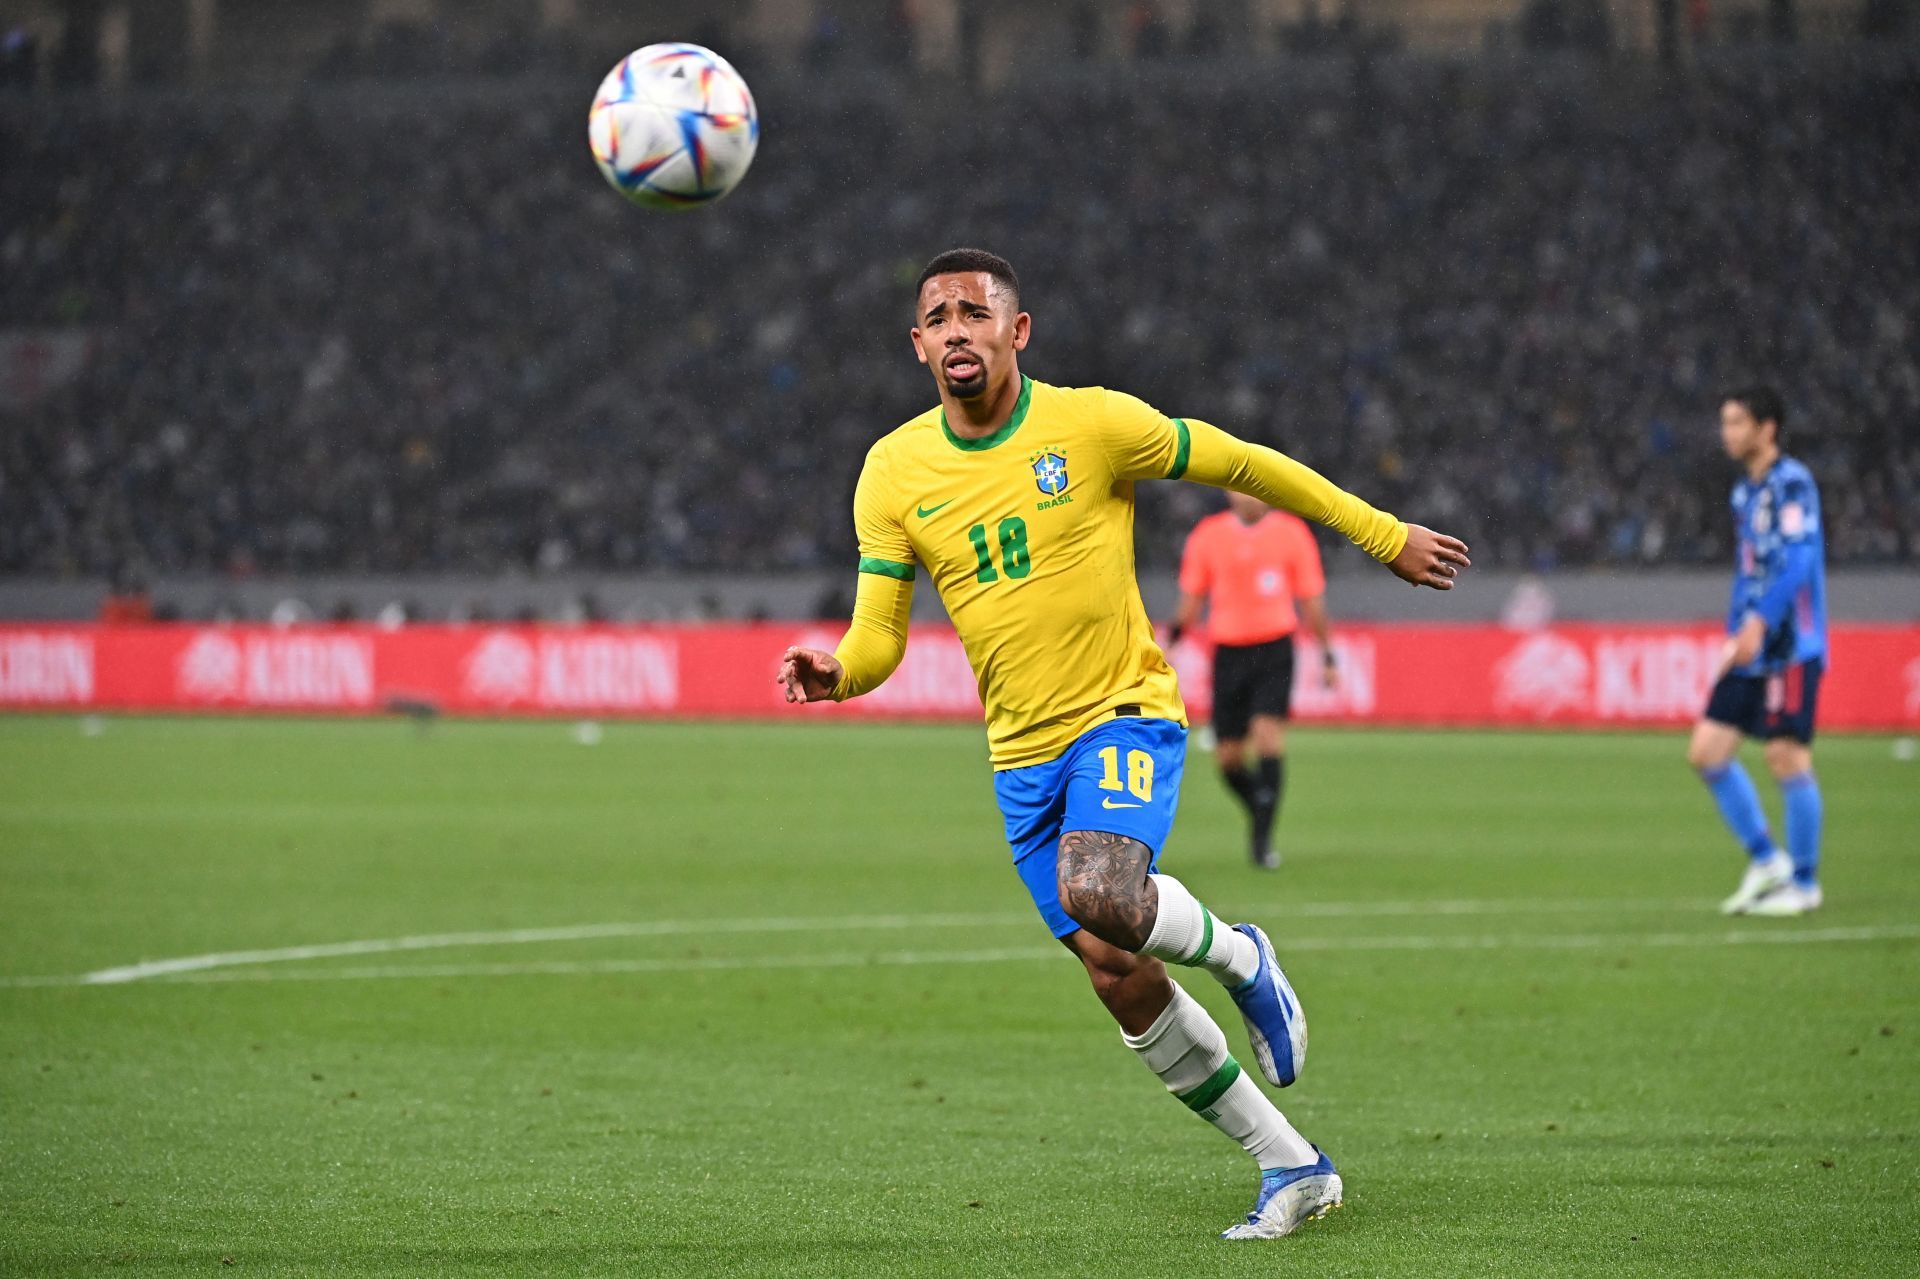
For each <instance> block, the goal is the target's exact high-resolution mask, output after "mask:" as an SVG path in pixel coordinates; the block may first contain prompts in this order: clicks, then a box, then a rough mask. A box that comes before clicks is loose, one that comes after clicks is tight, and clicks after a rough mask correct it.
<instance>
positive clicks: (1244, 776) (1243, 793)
mask: <svg viewBox="0 0 1920 1279" xmlns="http://www.w3.org/2000/svg"><path fill="white" fill-rule="evenodd" d="M1220 776H1221V777H1222V778H1223V779H1224V780H1225V781H1226V783H1227V785H1228V787H1230V788H1231V789H1232V791H1233V793H1234V795H1235V796H1237V797H1238V798H1239V800H1240V803H1241V806H1242V807H1244V808H1245V809H1246V810H1247V811H1248V812H1249V813H1252V812H1257V811H1259V799H1260V797H1259V794H1258V792H1259V789H1260V780H1259V778H1257V777H1255V776H1254V775H1253V774H1252V773H1250V772H1248V771H1247V770H1246V769H1244V768H1223V769H1221V770H1220Z"/></svg>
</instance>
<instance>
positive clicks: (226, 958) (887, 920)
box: [0, 899, 1701, 986]
mask: <svg viewBox="0 0 1920 1279" xmlns="http://www.w3.org/2000/svg"><path fill="white" fill-rule="evenodd" d="M1700 904H1701V903H1699V902H1694V901H1684V900H1682V901H1673V900H1645V899H1640V900H1630V901H1599V900H1592V899H1586V900H1581V899H1566V900H1555V901H1518V900H1487V901H1425V902H1423V901H1379V902H1300V903H1296V904H1294V905H1277V906H1271V907H1268V908H1266V909H1264V910H1262V909H1260V908H1258V907H1256V908H1253V909H1252V910H1251V912H1250V913H1253V914H1260V915H1264V916H1277V917H1281V918H1285V917H1287V916H1294V917H1298V918H1307V917H1311V918H1317V919H1364V918H1370V917H1391V916H1401V915H1510V914H1513V915H1519V914H1524V915H1538V914H1561V913H1573V914H1592V913H1600V912H1614V911H1625V910H1643V911H1644V910H1652V911H1665V910H1688V909H1693V908H1696V907H1698V906H1700ZM1032 918H1033V917H1032V916H1031V915H1029V914H1025V913H1020V914H1012V913H1004V912H1003V913H997V914H973V915H956V914H946V915H841V916H832V917H824V918H823V917H820V916H791V917H776V918H773V919H654V920H643V921H639V922H633V923H612V924H572V925H567V926H564V927H559V928H507V929H498V930H493V931H488V932H460V933H425V934H422V935H419V936H415V937H375V938H368V939H365V940H361V941H341V942H321V943H317V944H313V945H305V946H276V947H273V948H270V949H265V950H228V951H214V952H212V953H209V954H205V955H183V956H180V957H179V958H176V959H150V960H144V961H142V962H141V963H137V964H127V965H125V966H122V967H117V968H102V969H98V970H97V971H94V972H90V973H86V974H84V975H82V976H80V977H78V978H73V977H49V978H44V979H36V978H18V977H16V978H0V986H4V985H49V984H50V985H62V986H63V985H71V984H74V983H76V982H78V983H81V984H85V985H90V986H111V985H118V984H120V983H122V982H130V981H146V980H147V979H149V978H153V977H173V976H177V975H179V974H181V973H190V972H201V971H204V970H206V969H210V968H240V967H248V966H251V965H254V964H282V963H289V962H296V961H299V960H303V959H342V958H351V957H353V956H357V955H390V954H394V953H395V952H398V951H410V950H452V949H456V948H464V947H470V946H524V945H532V944H537V943H542V942H569V941H594V940H597V939H600V938H605V937H680V936H692V935H707V934H713V933H807V932H878V931H898V930H903V929H915V928H992V927H1001V926H1005V925H1009V924H1022V923H1028V922H1030V921H1031V920H1032Z"/></svg>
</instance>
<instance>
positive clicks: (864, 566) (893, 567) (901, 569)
mask: <svg viewBox="0 0 1920 1279" xmlns="http://www.w3.org/2000/svg"><path fill="white" fill-rule="evenodd" d="M860 571H861V572H862V573H877V574H879V575H880V576H881V577H895V578H898V579H900V580H901V581H903V582H911V581H912V580H913V565H911V564H902V563H900V562H899V561H898V560H876V559H874V558H873V557H872V556H871V555H862V556H861V557H860Z"/></svg>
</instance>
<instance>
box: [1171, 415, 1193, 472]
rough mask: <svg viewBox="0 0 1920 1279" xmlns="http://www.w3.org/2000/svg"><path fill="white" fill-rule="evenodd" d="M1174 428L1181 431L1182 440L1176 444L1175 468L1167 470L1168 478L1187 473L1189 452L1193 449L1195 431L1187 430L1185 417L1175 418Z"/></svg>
mask: <svg viewBox="0 0 1920 1279" xmlns="http://www.w3.org/2000/svg"><path fill="white" fill-rule="evenodd" d="M1173 429H1174V430H1175V431H1178V432H1179V433H1180V442H1179V443H1178V444H1177V445H1175V446H1174V450H1173V469H1172V470H1171V471H1168V472H1167V478H1168V479H1170V480H1177V479H1179V478H1180V477H1181V476H1183V475H1185V474H1186V473H1187V454H1189V453H1191V452H1192V451H1193V432H1191V431H1189V430H1187V420H1186V419H1185V418H1179V417H1177V418H1174V419H1173Z"/></svg>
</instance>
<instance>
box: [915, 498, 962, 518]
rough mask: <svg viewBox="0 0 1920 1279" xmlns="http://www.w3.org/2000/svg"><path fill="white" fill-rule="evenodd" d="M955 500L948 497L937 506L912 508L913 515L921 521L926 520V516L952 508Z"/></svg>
mask: <svg viewBox="0 0 1920 1279" xmlns="http://www.w3.org/2000/svg"><path fill="white" fill-rule="evenodd" d="M956 500H957V499H955V498H951V497H950V498H948V499H947V500H946V501H944V502H942V503H940V505H939V506H916V507H914V508H913V513H914V514H915V515H918V516H919V517H920V518H921V519H923V520H924V519H926V518H927V516H929V515H932V514H933V513H934V512H935V511H939V510H944V509H945V508H947V507H949V506H952V505H953V504H954V502H955V501H956Z"/></svg>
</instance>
